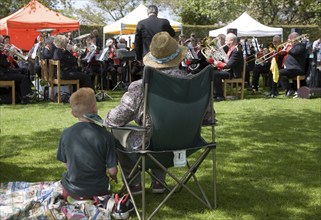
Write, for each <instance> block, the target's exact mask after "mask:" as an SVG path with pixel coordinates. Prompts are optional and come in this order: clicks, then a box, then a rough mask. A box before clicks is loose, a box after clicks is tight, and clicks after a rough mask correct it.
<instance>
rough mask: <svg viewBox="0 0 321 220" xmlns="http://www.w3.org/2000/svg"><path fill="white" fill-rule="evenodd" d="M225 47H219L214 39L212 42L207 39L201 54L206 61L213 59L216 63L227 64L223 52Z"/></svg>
mask: <svg viewBox="0 0 321 220" xmlns="http://www.w3.org/2000/svg"><path fill="white" fill-rule="evenodd" d="M224 46H225V45H222V46H220V45H219V44H218V39H217V38H215V39H214V40H210V39H207V40H206V41H205V47H204V48H202V50H201V52H202V54H203V55H204V57H205V58H206V59H210V58H213V59H214V60H217V61H224V63H227V62H228V57H227V55H226V53H225V51H224V50H223V47H224Z"/></svg>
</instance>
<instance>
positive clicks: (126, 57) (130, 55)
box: [112, 48, 135, 91]
mask: <svg viewBox="0 0 321 220" xmlns="http://www.w3.org/2000/svg"><path fill="white" fill-rule="evenodd" d="M116 53H117V57H118V58H119V59H120V61H121V62H124V63H123V66H122V67H121V68H125V66H127V75H128V78H129V79H128V80H129V82H130V81H131V77H130V76H131V75H130V74H131V65H130V61H131V60H134V59H135V53H134V51H128V50H127V49H124V48H121V49H118V50H117V51H116ZM120 85H122V86H123V87H124V88H126V83H125V82H124V81H123V73H121V79H120V81H119V82H117V84H116V86H115V87H114V88H113V89H112V91H114V90H115V89H116V88H118V87H119V86H120Z"/></svg>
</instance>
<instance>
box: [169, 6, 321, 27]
mask: <svg viewBox="0 0 321 220" xmlns="http://www.w3.org/2000/svg"><path fill="white" fill-rule="evenodd" d="M170 4H171V5H172V7H173V8H174V11H175V12H176V13H178V14H179V15H180V17H181V19H182V22H183V23H184V24H203V25H206V24H207V25H208V24H220V23H225V24H226V23H229V22H230V21H232V20H234V19H235V18H237V17H238V16H240V15H241V14H242V13H243V12H245V11H246V12H247V13H248V14H250V15H251V16H252V17H254V18H255V19H257V20H259V21H260V22H262V23H264V24H266V25H272V24H274V25H275V24H278V25H280V24H286V25H295V24H300V25H302V24H317V25H320V23H321V22H320V19H321V18H320V17H321V16H320V14H321V0H317V1H316V0H284V1H280V0H232V1H230V0H220V1H216V0H178V1H174V2H172V3H170Z"/></svg>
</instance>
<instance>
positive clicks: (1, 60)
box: [0, 35, 33, 104]
mask: <svg viewBox="0 0 321 220" xmlns="http://www.w3.org/2000/svg"><path fill="white" fill-rule="evenodd" d="M1 41H3V36H2V35H0V42H1ZM4 49H5V48H4V44H0V80H1V81H11V80H13V81H15V89H16V91H17V94H18V96H17V98H18V99H19V100H20V101H21V104H28V103H29V102H30V99H31V98H32V97H33V92H32V89H31V84H30V81H29V79H28V77H27V75H24V74H21V69H20V68H13V67H12V64H11V62H10V61H9V60H8V56H7V55H6V53H4Z"/></svg>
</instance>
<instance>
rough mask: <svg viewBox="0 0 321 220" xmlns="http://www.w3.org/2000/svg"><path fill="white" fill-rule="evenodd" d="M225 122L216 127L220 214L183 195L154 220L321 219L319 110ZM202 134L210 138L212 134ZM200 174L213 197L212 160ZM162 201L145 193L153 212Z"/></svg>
mask: <svg viewBox="0 0 321 220" xmlns="http://www.w3.org/2000/svg"><path fill="white" fill-rule="evenodd" d="M228 117H230V114H229V116H228ZM221 118H222V120H221V121H222V123H221V125H220V124H219V126H218V127H217V128H216V134H217V140H216V141H217V166H218V170H217V171H218V173H217V184H218V185H217V199H218V200H217V201H218V209H217V210H213V211H210V210H207V209H206V208H205V207H204V206H203V205H202V204H201V203H200V202H198V201H197V200H196V199H194V198H193V197H192V196H191V195H189V193H188V192H187V191H186V190H182V191H181V192H180V193H177V194H175V195H174V197H173V198H172V199H170V200H169V201H168V202H167V203H166V204H165V206H164V207H163V208H162V209H161V210H160V211H159V213H158V214H156V216H155V218H156V219H158V217H159V218H160V216H161V218H163V219H171V218H172V217H173V212H174V213H175V216H182V217H181V218H180V219H220V216H223V217H222V218H225V219H226V218H227V217H228V218H229V219H318V218H319V217H320V216H321V210H320V205H321V204H320V197H319V196H320V193H321V192H320V164H321V157H320V155H321V154H320V153H321V150H320V131H321V125H320V124H319V123H318V119H320V113H319V112H318V110H316V111H313V110H305V111H304V112H303V113H302V112H300V113H298V112H296V111H295V110H294V109H287V110H286V112H284V113H283V112H280V111H279V109H275V110H272V112H269V113H268V114H264V113H262V112H257V113H253V112H252V113H251V114H249V115H247V114H246V112H244V114H243V115H237V116H235V118H229V119H224V115H223V116H222V117H221ZM238 121H244V122H245V123H238ZM219 123H220V122H219ZM233 125H242V126H241V127H237V126H233ZM220 126H222V128H220ZM225 127H228V128H230V129H229V130H225V129H224V128H225ZM204 133H205V134H206V135H208V133H209V131H208V130H206V131H205V132H204ZM200 172H201V175H200V176H199V180H200V182H201V183H202V184H203V186H205V190H206V194H207V195H210V197H211V195H212V193H213V192H212V190H211V188H210V186H211V184H212V182H211V163H210V161H209V158H207V160H206V161H205V162H204V166H203V167H201V168H200ZM168 180H169V178H168ZM168 182H169V184H172V182H171V181H168ZM193 187H194V186H193ZM160 198H164V196H163V195H153V194H151V193H150V192H149V193H148V194H147V201H148V203H147V210H148V212H149V213H150V212H151V208H152V207H156V205H157V204H158V202H160Z"/></svg>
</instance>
